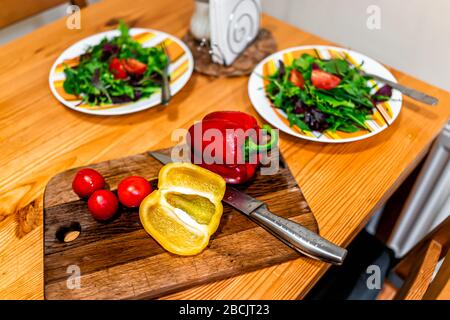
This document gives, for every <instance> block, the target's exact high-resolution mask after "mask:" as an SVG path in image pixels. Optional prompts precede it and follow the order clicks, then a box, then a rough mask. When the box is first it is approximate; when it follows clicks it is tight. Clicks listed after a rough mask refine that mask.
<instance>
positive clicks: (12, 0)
mask: <svg viewBox="0 0 450 320" xmlns="http://www.w3.org/2000/svg"><path fill="white" fill-rule="evenodd" d="M68 2H69V1H67V0H39V1H36V0H3V1H2V7H1V10H0V28H4V27H6V26H9V25H10V24H13V23H14V22H18V21H20V20H23V19H25V18H28V17H31V16H33V15H35V14H37V13H39V12H42V11H45V10H47V9H50V8H53V7H56V6H57V5H60V4H63V3H68ZM70 3H71V4H73V5H77V6H79V7H80V8H82V7H85V6H86V0H71V1H70Z"/></svg>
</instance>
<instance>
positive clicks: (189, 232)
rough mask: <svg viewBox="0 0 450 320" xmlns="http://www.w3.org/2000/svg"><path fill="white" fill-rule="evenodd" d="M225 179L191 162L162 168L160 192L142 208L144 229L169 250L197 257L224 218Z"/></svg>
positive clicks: (158, 190) (140, 214)
mask: <svg viewBox="0 0 450 320" xmlns="http://www.w3.org/2000/svg"><path fill="white" fill-rule="evenodd" d="M225 187H226V184H225V180H224V179H223V178H222V177H221V176H219V175H217V174H215V173H213V172H211V171H209V170H206V169H203V168H201V167H199V166H196V165H194V164H191V163H170V164H166V165H165V166H164V167H162V168H161V170H160V172H159V176H158V189H157V190H155V191H153V192H152V193H151V194H149V195H148V196H147V197H146V198H145V199H144V200H143V201H142V203H141V205H140V207H139V218H140V220H141V223H142V225H143V226H144V229H145V230H146V231H147V232H148V233H149V234H150V235H151V236H152V237H153V238H154V239H155V240H156V241H158V243H159V244H160V245H161V246H162V247H163V248H164V249H166V250H167V251H169V252H172V253H175V254H178V255H195V254H198V253H200V252H201V251H202V250H203V249H204V248H205V247H206V246H207V245H208V243H209V238H210V236H211V235H212V234H213V233H214V232H216V230H217V228H218V226H219V223H220V218H221V217H222V212H223V206H222V202H221V201H222V198H223V196H224V194H225Z"/></svg>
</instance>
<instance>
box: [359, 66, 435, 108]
mask: <svg viewBox="0 0 450 320" xmlns="http://www.w3.org/2000/svg"><path fill="white" fill-rule="evenodd" d="M359 73H360V74H361V75H362V76H369V77H372V78H374V79H375V80H378V81H380V82H383V83H385V84H387V85H389V86H391V87H392V88H394V89H397V90H398V91H400V92H401V93H403V94H404V95H407V96H408V97H411V98H413V99H414V100H417V101H420V102H423V103H426V104H428V105H431V106H435V105H437V104H438V102H439V100H438V99H436V98H435V97H432V96H429V95H427V94H425V93H423V92H420V91H418V90H415V89H411V88H408V87H405V86H403V85H401V84H399V83H395V82H392V81H389V80H387V79H384V78H382V77H380V76H377V75H375V74H371V73H366V72H364V71H362V70H359Z"/></svg>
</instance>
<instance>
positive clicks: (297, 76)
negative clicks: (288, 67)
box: [289, 69, 305, 89]
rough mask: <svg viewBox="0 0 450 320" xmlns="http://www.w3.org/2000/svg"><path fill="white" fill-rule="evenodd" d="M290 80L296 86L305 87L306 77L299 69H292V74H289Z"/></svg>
mask: <svg viewBox="0 0 450 320" xmlns="http://www.w3.org/2000/svg"><path fill="white" fill-rule="evenodd" d="M289 81H291V82H292V83H293V84H294V85H295V86H297V87H299V88H300V89H304V88H305V79H304V78H303V75H302V74H301V72H300V71H298V70H297V69H292V71H291V74H290V75H289Z"/></svg>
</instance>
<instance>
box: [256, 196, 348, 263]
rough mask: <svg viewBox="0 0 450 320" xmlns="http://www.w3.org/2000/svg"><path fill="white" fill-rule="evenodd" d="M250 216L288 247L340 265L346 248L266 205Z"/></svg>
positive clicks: (345, 253)
mask: <svg viewBox="0 0 450 320" xmlns="http://www.w3.org/2000/svg"><path fill="white" fill-rule="evenodd" d="M250 218H252V220H254V221H255V222H257V223H258V224H259V225H261V226H262V227H264V228H265V229H266V230H267V231H269V232H270V233H272V234H273V235H274V236H276V237H277V238H279V239H280V240H281V241H283V242H284V243H285V244H287V245H288V246H289V247H291V248H293V249H295V250H296V251H299V252H301V253H303V254H304V255H307V256H308V257H311V258H315V259H318V260H322V261H325V262H328V263H332V264H336V265H340V264H342V262H343V261H344V258H345V256H346V255H347V250H346V249H344V248H341V247H338V246H337V245H335V244H333V243H331V242H330V241H328V240H326V239H324V238H322V237H321V236H319V235H318V234H316V233H314V232H312V231H311V230H309V229H307V228H305V227H303V226H302V225H300V224H298V223H296V222H294V221H291V220H289V219H286V218H283V217H280V216H277V215H276V214H273V213H272V212H270V211H269V209H268V208H267V206H266V205H262V206H260V207H259V208H258V209H256V210H255V211H253V212H252V213H251V214H250Z"/></svg>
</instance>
